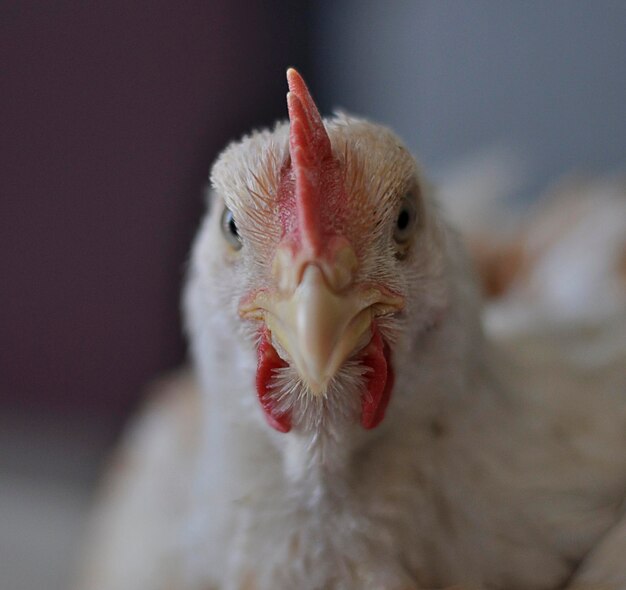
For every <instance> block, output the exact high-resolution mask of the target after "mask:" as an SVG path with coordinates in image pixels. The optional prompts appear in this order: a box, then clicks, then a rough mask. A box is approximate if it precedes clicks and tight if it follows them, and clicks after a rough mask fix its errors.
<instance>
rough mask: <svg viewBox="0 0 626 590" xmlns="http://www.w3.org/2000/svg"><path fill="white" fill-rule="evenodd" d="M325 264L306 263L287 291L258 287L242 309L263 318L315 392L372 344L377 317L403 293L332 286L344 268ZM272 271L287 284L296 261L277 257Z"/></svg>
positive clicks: (321, 391) (394, 307)
mask: <svg viewBox="0 0 626 590" xmlns="http://www.w3.org/2000/svg"><path fill="white" fill-rule="evenodd" d="M333 266H337V264H335V265H333ZM322 268H323V265H322V264H317V263H315V262H310V263H308V264H306V265H305V266H304V269H303V271H302V274H301V277H300V280H299V281H298V282H297V285H296V286H295V288H293V289H290V290H289V291H290V292H289V293H284V291H283V292H282V293H281V292H280V291H279V292H277V293H274V294H270V293H268V292H267V291H262V292H259V293H258V294H257V296H256V297H255V298H254V300H253V301H252V302H251V304H250V305H248V306H246V308H244V309H242V313H243V315H251V316H256V317H262V318H263V319H264V321H265V325H266V326H267V328H268V329H269V331H270V333H271V335H272V338H273V341H274V344H275V345H277V350H278V351H279V353H280V354H281V355H282V354H283V353H286V355H288V357H289V359H286V360H290V361H291V363H292V364H293V365H294V366H295V368H296V370H297V371H298V373H299V375H300V377H301V378H302V380H303V381H304V383H306V385H307V386H308V388H309V390H310V391H311V393H312V394H314V395H324V394H325V393H326V390H327V387H328V384H329V382H330V381H331V379H332V378H333V377H334V376H335V375H336V373H337V371H338V370H339V369H340V368H341V366H342V365H343V363H344V362H345V361H346V360H347V359H348V358H349V357H350V356H351V355H353V354H354V353H355V352H356V351H357V350H359V349H360V348H363V347H365V346H366V345H367V344H368V342H369V340H370V339H371V329H370V328H371V324H372V320H373V319H374V317H375V316H377V315H380V314H383V313H390V312H392V311H396V310H397V309H399V308H400V307H401V299H400V298H399V297H397V296H393V295H389V294H386V293H384V292H383V290H381V289H376V288H361V289H358V288H355V287H354V286H352V287H347V288H344V289H342V290H338V289H336V288H333V287H332V286H331V285H329V282H330V283H331V284H332V283H333V282H334V281H333V280H332V277H337V276H342V275H343V276H345V273H344V272H342V271H343V270H345V269H341V268H333V269H327V268H324V271H323V270H322ZM329 271H330V272H329ZM274 273H275V275H278V276H277V278H278V280H279V281H278V282H279V284H280V283H281V282H282V283H283V285H285V284H289V282H290V281H289V280H286V279H285V277H286V276H287V275H289V274H290V275H291V276H292V277H293V264H291V265H290V264H289V261H288V260H287V259H282V262H281V258H280V257H279V258H278V259H277V261H275V265H274ZM329 277H330V281H329ZM281 279H283V280H282V281H281ZM292 284H293V283H292ZM259 312H260V313H259Z"/></svg>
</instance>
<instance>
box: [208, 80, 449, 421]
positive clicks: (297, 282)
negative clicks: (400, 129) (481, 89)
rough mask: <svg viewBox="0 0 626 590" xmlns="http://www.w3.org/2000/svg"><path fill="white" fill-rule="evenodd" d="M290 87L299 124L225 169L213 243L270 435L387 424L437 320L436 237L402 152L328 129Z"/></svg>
mask: <svg viewBox="0 0 626 590" xmlns="http://www.w3.org/2000/svg"><path fill="white" fill-rule="evenodd" d="M287 78H288V84H289V93H288V95H287V103H288V111H289V123H288V124H282V125H278V126H277V127H276V128H275V129H274V130H273V131H271V132H270V131H262V132H259V133H255V134H253V135H251V136H249V137H246V138H244V139H243V140H242V141H241V142H238V143H236V144H233V145H231V146H230V147H229V148H227V150H225V152H224V153H223V154H222V155H221V156H220V158H219V159H218V161H217V162H216V164H215V166H214V169H213V172H212V175H211V180H212V184H213V190H214V192H215V195H216V200H217V201H218V202H217V203H216V209H214V211H213V218H214V222H213V223H211V224H210V227H209V228H208V229H207V230H206V231H207V232H212V233H213V238H214V248H216V249H218V251H219V255H215V256H216V259H215V260H216V263H215V264H216V265H217V266H219V265H220V264H224V265H226V266H227V267H228V268H229V269H230V273H231V274H230V275H229V277H231V278H229V279H225V282H227V283H228V282H230V283H236V287H235V286H234V285H233V290H232V292H231V293H230V299H231V301H235V302H236V318H233V322H238V326H237V328H240V329H237V330H236V331H237V332H238V333H241V334H243V336H242V337H243V338H244V339H247V340H248V341H253V342H254V346H255V348H256V356H257V368H256V392H257V396H258V399H259V402H260V405H261V408H262V409H263V412H264V415H265V418H266V420H267V422H268V424H269V425H270V426H272V427H273V428H275V429H276V430H278V431H280V432H288V431H289V430H290V429H291V428H292V427H294V426H297V427H300V428H319V427H320V426H321V425H322V424H323V423H324V422H325V421H326V420H328V419H329V418H328V417H329V415H333V416H334V418H335V419H336V418H337V416H340V417H341V420H339V421H342V420H343V421H344V422H348V421H352V422H356V421H360V424H361V425H362V427H363V428H365V429H371V428H374V427H376V426H377V425H378V424H380V422H381V421H382V420H383V417H384V415H385V410H386V407H387V404H388V402H389V400H390V397H391V394H392V391H393V386H394V373H395V369H394V356H397V352H398V351H397V350H396V349H398V348H400V347H402V340H403V337H404V340H407V330H406V327H407V326H408V325H411V326H413V327H415V328H416V329H418V330H422V329H424V328H425V327H426V326H427V325H428V324H429V322H431V320H432V318H433V317H434V315H435V311H434V308H433V306H432V305H431V303H430V302H429V301H428V296H427V295H426V294H425V293H426V291H427V290H426V289H423V287H424V283H425V280H427V279H429V278H431V279H433V280H438V277H435V275H436V274H437V272H435V269H434V266H437V261H438V260H439V258H438V256H437V252H436V250H437V248H436V247H433V244H436V243H437V240H436V239H433V235H432V234H433V231H432V229H433V228H434V227H435V226H434V225H433V224H430V223H429V222H428V218H429V213H428V210H427V209H428V207H427V206H426V204H425V201H424V198H423V194H422V193H423V188H422V187H421V186H420V182H419V180H418V172H417V168H416V164H415V162H414V160H413V158H412V157H411V156H410V154H409V153H408V151H407V150H406V149H405V148H404V147H403V146H402V144H401V143H400V142H399V141H398V139H397V138H396V137H395V136H394V135H393V134H392V133H391V132H390V131H388V130H387V129H385V128H382V127H380V126H377V125H373V124H371V123H368V122H365V121H362V120H358V119H353V118H349V117H346V116H337V117H336V118H334V119H330V120H327V121H326V122H323V121H322V119H321V117H320V114H319V112H318V109H317V107H316V106H315V103H314V102H313V99H312V98H311V96H310V94H309V92H308V90H307V88H306V86H305V84H304V81H303V80H302V78H301V77H300V76H299V74H298V73H297V72H296V71H295V70H289V71H288V74H287ZM218 216H219V223H218V222H217V221H216V220H217V217H218ZM429 227H430V230H429ZM217 231H219V232H220V236H219V239H218V238H217V236H216V235H215V234H216V232H217ZM427 234H428V237H429V239H428V240H426V239H425V236H426V235H427ZM426 242H428V244H429V245H430V246H429V248H428V252H426V251H425V248H423V247H422V248H420V244H422V243H426ZM422 245H423V244H422ZM433 264H434V266H433ZM216 280H218V279H217V278H216ZM420 290H423V291H424V293H423V294H421V295H420V293H419V292H420ZM433 291H434V292H437V290H436V289H434V290H433V289H430V290H428V292H429V293H432V292H433ZM420 298H421V300H420ZM411 302H414V303H415V305H407V303H411ZM408 336H409V337H410V336H411V334H408ZM404 346H405V348H406V342H405V345H404Z"/></svg>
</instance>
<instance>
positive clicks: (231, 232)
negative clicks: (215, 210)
mask: <svg viewBox="0 0 626 590" xmlns="http://www.w3.org/2000/svg"><path fill="white" fill-rule="evenodd" d="M221 226H222V234H223V236H224V237H225V238H226V241H227V242H228V243H229V244H230V245H231V247H232V248H234V249H235V250H240V249H241V246H242V243H241V236H240V235H239V230H238V229H237V223H236V222H235V217H234V215H233V213H232V211H231V210H230V209H228V207H224V211H223V212H222V218H221Z"/></svg>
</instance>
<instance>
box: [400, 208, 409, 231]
mask: <svg viewBox="0 0 626 590" xmlns="http://www.w3.org/2000/svg"><path fill="white" fill-rule="evenodd" d="M410 220H411V215H410V213H409V212H408V211H407V210H406V209H402V211H400V215H398V222H397V225H398V229H399V230H400V231H403V230H405V229H406V228H407V227H409V221H410Z"/></svg>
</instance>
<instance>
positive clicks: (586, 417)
mask: <svg viewBox="0 0 626 590" xmlns="http://www.w3.org/2000/svg"><path fill="white" fill-rule="evenodd" d="M287 78H288V84H289V93H288V95H287V102H288V112H289V122H288V123H279V124H277V125H276V127H275V128H274V129H273V130H272V131H268V130H265V131H260V132H256V133H253V134H252V135H249V136H247V137H244V138H243V139H242V140H241V141H239V142H236V143H234V144H232V145H231V146H229V147H228V148H227V149H226V150H225V151H224V152H223V153H222V154H221V155H220V157H219V158H218V160H217V162H216V163H215V165H214V168H213V171H212V174H211V184H212V189H211V194H210V212H209V214H208V215H207V217H206V219H205V220H204V222H203V224H202V227H201V228H200V231H199V234H198V237H197V239H196V241H195V244H194V247H193V252H192V256H191V263H190V268H189V274H188V281H187V286H186V289H185V295H184V310H185V315H186V326H187V331H188V334H189V337H190V341H191V349H192V356H193V366H194V369H193V371H191V372H188V373H182V374H180V375H177V376H174V377H171V378H170V379H169V380H166V381H165V382H163V383H162V384H161V385H160V390H161V392H160V393H159V394H158V395H157V397H156V399H155V400H154V401H152V402H151V404H150V405H149V406H148V408H147V409H146V411H145V412H144V415H143V416H142V417H141V418H140V420H139V421H138V423H137V424H136V425H135V426H134V427H133V428H132V429H131V430H130V432H129V435H128V437H127V440H126V442H125V445H124V450H123V451H122V453H121V454H120V455H119V457H118V461H117V463H116V464H115V467H114V469H113V476H112V478H111V480H110V483H109V485H108V487H107V489H106V491H105V492H104V494H103V500H102V503H101V506H100V508H99V510H98V512H97V515H96V517H95V521H94V523H95V529H96V530H95V534H94V538H93V542H92V543H91V545H90V547H91V548H90V550H89V552H90V558H89V559H88V560H87V568H86V570H87V573H86V577H85V578H84V581H83V582H82V585H81V588H83V589H90V590H96V589H102V590H104V589H106V590H122V589H128V590H131V589H132V590H172V589H174V588H175V589H176V590H208V589H216V590H244V589H254V590H269V589H272V590H282V589H285V590H287V589H289V590H293V589H302V590H314V589H320V590H322V589H323V590H352V589H355V590H356V589H358V590H370V589H371V590H373V589H385V590H411V589H426V588H430V589H433V588H444V587H448V586H451V585H459V586H461V587H463V588H485V589H501V590H515V589H520V590H544V589H545V590H548V589H557V588H594V589H600V588H606V589H609V588H611V589H613V588H626V518H625V517H624V514H623V501H624V498H625V497H626V363H625V362H624V361H625V360H626V351H620V354H619V355H617V356H612V357H611V358H610V359H607V360H606V362H604V363H601V364H597V365H595V366H594V367H592V368H588V367H586V368H583V367H580V366H578V365H575V364H573V363H571V362H570V360H569V359H568V358H562V359H561V358H549V359H547V358H543V357H540V356H538V355H536V354H532V353H533V350H534V349H533V347H532V346H531V347H528V346H524V347H521V349H520V350H517V349H516V346H515V344H514V342H513V340H511V341H510V342H508V343H506V342H502V341H501V340H502V339H500V340H499V341H498V342H497V343H495V344H494V342H493V341H491V340H490V339H489V338H488V337H486V336H485V333H484V330H483V327H482V319H481V313H482V311H481V310H482V304H481V298H480V295H479V293H478V288H477V286H476V284H477V283H476V281H475V277H474V273H473V271H472V269H471V265H470V264H469V262H468V259H467V257H466V255H465V253H464V250H463V248H462V246H461V245H460V241H459V239H458V238H457V236H456V234H455V232H454V231H452V230H451V229H450V228H449V227H448V225H447V224H446V222H445V220H444V219H443V215H442V214H441V212H440V210H439V208H438V206H437V204H436V201H435V198H434V196H433V190H432V189H431V187H430V186H429V184H428V183H427V182H426V181H425V179H424V176H423V174H422V172H421V170H420V169H419V167H418V165H417V164H416V162H415V160H414V159H413V157H412V156H411V155H410V154H409V152H408V151H407V149H406V148H405V147H404V146H403V145H402V143H401V141H400V140H399V139H398V138H397V137H396V136H395V135H394V134H393V133H392V132H391V131H389V130H388V129H386V128H384V127H381V126H379V125H375V124H372V123H370V122H367V121H365V120H362V119H358V118H354V117H351V116H347V115H344V114H338V115H336V116H334V117H332V118H329V119H326V120H322V119H321V117H320V114H319V112H318V109H317V107H316V105H315V103H314V102H313V99H312V98H311V96H310V94H309V92H308V90H307V88H306V86H305V83H304V82H303V80H302V78H301V77H300V76H299V74H298V73H297V72H296V71H295V70H293V69H290V70H289V71H288V72H287ZM496 344H497V345H496ZM516 351H517V352H518V354H517V355H516ZM512 357H514V358H512Z"/></svg>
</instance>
